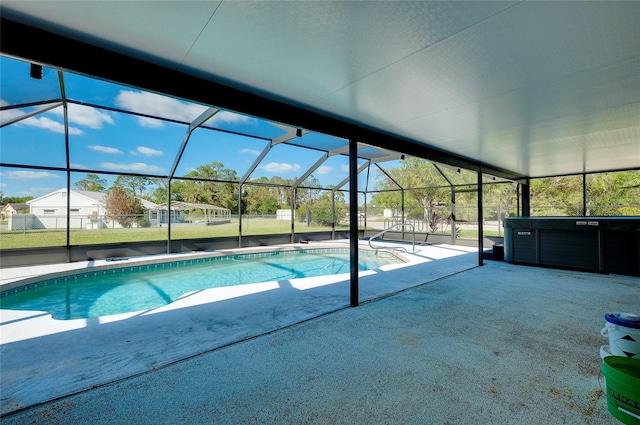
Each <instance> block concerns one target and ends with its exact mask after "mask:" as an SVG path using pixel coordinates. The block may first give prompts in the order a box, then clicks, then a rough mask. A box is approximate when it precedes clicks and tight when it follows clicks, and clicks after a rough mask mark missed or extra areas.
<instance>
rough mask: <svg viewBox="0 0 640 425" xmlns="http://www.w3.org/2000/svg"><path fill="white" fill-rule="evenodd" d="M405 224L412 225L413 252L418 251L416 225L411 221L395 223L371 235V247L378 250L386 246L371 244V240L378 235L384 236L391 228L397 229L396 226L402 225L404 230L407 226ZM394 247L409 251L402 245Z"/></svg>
mask: <svg viewBox="0 0 640 425" xmlns="http://www.w3.org/2000/svg"><path fill="white" fill-rule="evenodd" d="M405 226H409V227H411V234H412V236H413V240H412V246H413V253H414V254H415V253H416V228H415V227H414V225H413V224H411V223H409V222H405V223H398V224H394V225H393V226H390V227H387V228H386V229H384V230H382V231H381V232H378V233H376V234H375V235H373V236H371V237H370V238H369V248H371V249H375V250H378V249H384V247H378V248H376V247H374V246H373V245H371V241H372V240H373V239H375V238H377V237H378V236H382V235H384V234H385V233H387V232H388V231H389V230H391V229H395V228H396V227H402V228H403V230H404V227H405ZM393 249H403V250H404V251H405V252H407V250H406V249H405V248H402V247H396V248H393Z"/></svg>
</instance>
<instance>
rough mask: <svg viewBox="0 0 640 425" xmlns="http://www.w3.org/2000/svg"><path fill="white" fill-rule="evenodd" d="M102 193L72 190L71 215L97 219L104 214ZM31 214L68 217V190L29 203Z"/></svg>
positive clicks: (58, 191)
mask: <svg viewBox="0 0 640 425" xmlns="http://www.w3.org/2000/svg"><path fill="white" fill-rule="evenodd" d="M104 198H105V194H104V193H102V192H91V191H88V190H75V189H71V199H70V201H71V202H70V203H69V205H70V206H71V207H70V209H69V215H71V216H85V217H94V218H97V217H99V216H101V215H103V214H104ZM27 204H28V205H29V213H30V214H34V215H66V214H67V189H60V190H56V191H55V192H51V193H47V194H46V195H42V196H40V197H39V198H35V199H32V200H30V201H27Z"/></svg>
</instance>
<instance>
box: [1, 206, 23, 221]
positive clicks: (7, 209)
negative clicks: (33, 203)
mask: <svg viewBox="0 0 640 425" xmlns="http://www.w3.org/2000/svg"><path fill="white" fill-rule="evenodd" d="M26 210H29V205H28V204H24V203H10V204H7V205H5V206H3V207H2V210H0V216H2V218H3V219H5V220H6V219H7V218H8V217H9V216H10V215H13V214H16V213H22V212H25V211H26Z"/></svg>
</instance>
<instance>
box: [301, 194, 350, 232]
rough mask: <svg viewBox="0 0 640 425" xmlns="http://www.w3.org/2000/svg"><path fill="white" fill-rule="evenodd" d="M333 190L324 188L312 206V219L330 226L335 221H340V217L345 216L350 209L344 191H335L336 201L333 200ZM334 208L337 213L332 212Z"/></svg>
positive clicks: (322, 224)
mask: <svg viewBox="0 0 640 425" xmlns="http://www.w3.org/2000/svg"><path fill="white" fill-rule="evenodd" d="M332 197H333V191H331V190H323V191H322V194H320V196H319V198H318V199H317V200H316V201H315V202H314V204H313V206H312V207H310V211H311V219H312V220H313V221H314V222H316V223H318V224H320V225H321V226H330V225H331V224H332V223H334V222H336V223H337V222H339V221H340V219H339V217H345V216H346V215H347V212H348V211H349V206H348V205H347V203H346V201H345V198H344V192H341V191H336V192H335V201H334V202H332ZM332 208H334V209H335V215H333V214H332Z"/></svg>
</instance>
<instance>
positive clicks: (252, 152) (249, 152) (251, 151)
mask: <svg viewBox="0 0 640 425" xmlns="http://www.w3.org/2000/svg"><path fill="white" fill-rule="evenodd" d="M240 153H248V154H249V155H255V156H258V155H260V151H259V150H257V149H248V148H245V149H241V150H240Z"/></svg>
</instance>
